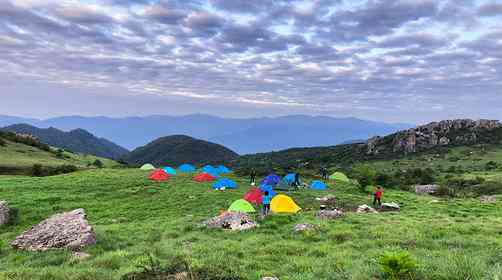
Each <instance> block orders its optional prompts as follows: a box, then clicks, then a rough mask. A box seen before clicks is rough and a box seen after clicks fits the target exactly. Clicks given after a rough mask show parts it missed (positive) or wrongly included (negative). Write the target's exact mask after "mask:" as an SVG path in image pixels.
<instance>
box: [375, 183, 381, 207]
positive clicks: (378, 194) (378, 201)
mask: <svg viewBox="0 0 502 280" xmlns="http://www.w3.org/2000/svg"><path fill="white" fill-rule="evenodd" d="M382 195H383V188H382V187H381V186H378V187H377V189H376V191H375V193H373V207H375V206H377V205H378V207H381V206H382Z"/></svg>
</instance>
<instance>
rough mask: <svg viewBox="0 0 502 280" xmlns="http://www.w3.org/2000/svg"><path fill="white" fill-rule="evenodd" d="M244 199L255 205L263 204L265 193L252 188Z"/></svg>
mask: <svg viewBox="0 0 502 280" xmlns="http://www.w3.org/2000/svg"><path fill="white" fill-rule="evenodd" d="M244 199H245V200H247V201H248V202H250V203H253V204H256V205H258V204H262V201H263V193H262V192H261V190H260V189H258V188H257V187H252V188H251V189H249V191H248V192H247V193H246V194H245V195H244Z"/></svg>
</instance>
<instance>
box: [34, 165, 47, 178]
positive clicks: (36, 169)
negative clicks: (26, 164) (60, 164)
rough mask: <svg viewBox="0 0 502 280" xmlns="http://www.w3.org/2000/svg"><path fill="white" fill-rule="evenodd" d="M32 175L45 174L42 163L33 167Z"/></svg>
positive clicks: (40, 175) (39, 175)
mask: <svg viewBox="0 0 502 280" xmlns="http://www.w3.org/2000/svg"><path fill="white" fill-rule="evenodd" d="M31 176H34V177H42V176H45V175H44V170H43V167H42V165H41V164H34V165H33V167H32V168H31Z"/></svg>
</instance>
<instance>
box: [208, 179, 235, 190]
mask: <svg viewBox="0 0 502 280" xmlns="http://www.w3.org/2000/svg"><path fill="white" fill-rule="evenodd" d="M236 188H237V183H235V182H234V181H232V180H230V179H228V178H221V179H219V180H218V181H216V182H215V183H214V184H213V189H215V190H221V189H236Z"/></svg>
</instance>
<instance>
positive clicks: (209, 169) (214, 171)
mask: <svg viewBox="0 0 502 280" xmlns="http://www.w3.org/2000/svg"><path fill="white" fill-rule="evenodd" d="M202 172H205V173H208V174H211V175H212V176H213V177H218V176H219V175H220V173H219V172H218V168H216V167H214V166H212V165H209V164H208V165H205V166H204V167H202Z"/></svg>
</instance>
